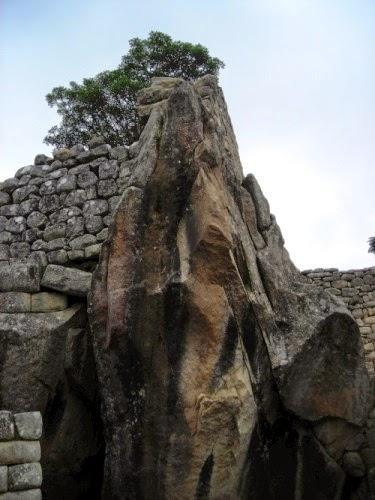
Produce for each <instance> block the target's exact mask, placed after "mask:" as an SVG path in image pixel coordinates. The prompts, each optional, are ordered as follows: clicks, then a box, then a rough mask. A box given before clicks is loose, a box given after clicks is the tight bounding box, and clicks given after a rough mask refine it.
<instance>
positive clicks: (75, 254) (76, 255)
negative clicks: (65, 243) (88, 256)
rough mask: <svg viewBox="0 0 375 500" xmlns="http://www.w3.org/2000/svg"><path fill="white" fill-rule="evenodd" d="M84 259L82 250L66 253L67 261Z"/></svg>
mask: <svg viewBox="0 0 375 500" xmlns="http://www.w3.org/2000/svg"><path fill="white" fill-rule="evenodd" d="M84 258H85V251H84V250H70V251H68V259H69V260H71V261H75V260H82V259H84Z"/></svg>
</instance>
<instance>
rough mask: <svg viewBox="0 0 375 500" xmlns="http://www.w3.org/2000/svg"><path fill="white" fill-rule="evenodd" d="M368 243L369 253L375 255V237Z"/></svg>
mask: <svg viewBox="0 0 375 500" xmlns="http://www.w3.org/2000/svg"><path fill="white" fill-rule="evenodd" d="M368 243H369V249H368V251H369V252H370V253H375V236H371V238H369V239H368Z"/></svg>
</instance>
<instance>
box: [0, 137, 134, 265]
mask: <svg viewBox="0 0 375 500" xmlns="http://www.w3.org/2000/svg"><path fill="white" fill-rule="evenodd" d="M128 159H129V149H128V148H125V147H116V148H111V147H110V146H109V145H108V144H103V141H102V140H101V139H100V138H95V139H93V140H92V141H91V143H90V147H89V149H86V148H84V147H83V146H81V145H77V146H75V147H73V148H71V149H60V150H56V151H55V152H54V157H53V158H49V157H47V156H45V155H37V156H36V158H35V160H34V165H29V166H26V167H23V168H21V169H19V170H18V171H17V173H16V174H15V177H13V178H11V179H7V180H5V181H3V182H1V183H0V261H10V262H12V261H14V260H16V261H19V260H31V261H37V262H39V263H40V264H42V265H44V266H46V265H47V264H48V263H49V264H58V265H70V263H73V266H75V265H76V264H77V263H79V262H81V263H82V262H84V261H86V260H90V259H93V258H96V257H97V256H98V254H99V252H100V246H101V243H102V242H103V241H104V240H105V239H106V237H107V234H108V225H109V224H110V221H111V215H112V214H113V212H114V209H115V207H116V204H117V202H118V200H119V194H120V193H121V192H122V185H123V182H124V180H125V179H126V178H127V176H128V175H130V169H129V165H128V161H127V160H128Z"/></svg>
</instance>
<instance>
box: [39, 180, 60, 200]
mask: <svg viewBox="0 0 375 500" xmlns="http://www.w3.org/2000/svg"><path fill="white" fill-rule="evenodd" d="M56 184H57V181H56V180H55V179H48V181H45V182H43V184H41V185H40V188H39V194H40V195H41V196H44V195H46V194H54V193H56Z"/></svg>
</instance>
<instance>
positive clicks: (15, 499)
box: [0, 489, 42, 500]
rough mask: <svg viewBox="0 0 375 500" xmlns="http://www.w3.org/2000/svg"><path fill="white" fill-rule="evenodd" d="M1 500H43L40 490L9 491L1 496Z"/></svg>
mask: <svg viewBox="0 0 375 500" xmlns="http://www.w3.org/2000/svg"><path fill="white" fill-rule="evenodd" d="M0 500H42V491H41V490H40V489H33V490H25V491H8V492H7V493H4V494H3V495H0Z"/></svg>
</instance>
